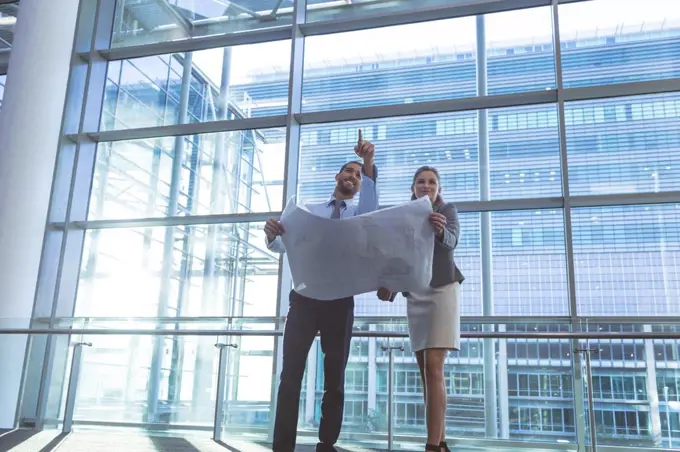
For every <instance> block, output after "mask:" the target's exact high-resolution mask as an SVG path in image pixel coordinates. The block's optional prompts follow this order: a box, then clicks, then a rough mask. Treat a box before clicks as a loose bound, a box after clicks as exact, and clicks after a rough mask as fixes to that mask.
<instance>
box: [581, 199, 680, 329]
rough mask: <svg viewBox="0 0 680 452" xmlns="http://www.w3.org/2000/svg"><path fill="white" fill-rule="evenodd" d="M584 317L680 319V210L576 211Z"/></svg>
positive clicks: (670, 206)
mask: <svg viewBox="0 0 680 452" xmlns="http://www.w3.org/2000/svg"><path fill="white" fill-rule="evenodd" d="M572 225H573V237H574V266H575V270H576V300H577V303H578V311H579V314H580V315H595V316H604V315H617V316H664V315H674V316H675V315H679V314H680V304H679V302H678V300H680V294H679V293H678V287H680V271H679V270H678V266H677V264H676V262H677V259H678V256H679V255H680V233H679V232H678V231H680V205H679V204H666V205H643V206H612V207H592V208H583V209H574V211H573V213H572Z"/></svg>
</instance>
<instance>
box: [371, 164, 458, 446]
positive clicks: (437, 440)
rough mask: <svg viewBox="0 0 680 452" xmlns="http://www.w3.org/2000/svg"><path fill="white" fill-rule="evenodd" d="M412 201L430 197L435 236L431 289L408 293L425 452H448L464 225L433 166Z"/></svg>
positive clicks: (385, 295) (417, 183)
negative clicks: (448, 363)
mask: <svg viewBox="0 0 680 452" xmlns="http://www.w3.org/2000/svg"><path fill="white" fill-rule="evenodd" d="M411 192H412V194H413V195H412V196H411V199H417V198H422V197H424V196H429V197H430V200H431V201H432V210H433V212H432V213H431V214H430V218H429V221H430V224H431V225H432V228H433V229H434V233H435V239H434V240H435V247H434V255H433V261H432V279H431V281H430V287H429V288H428V289H427V290H425V291H423V292H410V293H405V294H404V296H406V301H407V309H406V311H407V316H408V329H409V336H410V339H411V350H413V352H415V354H416V360H417V361H418V367H419V368H420V377H421V379H422V380H423V387H424V388H425V390H424V394H423V395H424V397H425V413H426V416H427V444H426V445H425V450H426V451H436V452H441V451H446V452H449V448H448V446H447V444H446V441H445V432H444V430H445V426H446V399H447V395H446V386H445V383H444V361H445V360H446V355H447V353H448V351H449V350H459V348H460V304H459V298H460V283H462V282H463V280H464V279H465V278H464V277H463V275H462V274H461V272H460V270H459V269H458V267H456V264H455V263H454V261H453V250H454V249H455V248H456V245H458V238H459V237H460V224H459V222H458V214H457V212H456V207H455V206H454V205H453V204H452V203H445V202H444V200H443V199H442V197H441V185H440V178H439V172H438V171H437V170H436V169H435V168H432V167H430V166H423V167H421V168H419V169H418V170H417V171H416V173H415V175H414V176H413V184H412V185H411ZM395 296H396V294H393V293H392V292H391V291H390V290H389V289H386V288H381V289H380V290H378V298H380V299H381V300H393V299H394V297H395Z"/></svg>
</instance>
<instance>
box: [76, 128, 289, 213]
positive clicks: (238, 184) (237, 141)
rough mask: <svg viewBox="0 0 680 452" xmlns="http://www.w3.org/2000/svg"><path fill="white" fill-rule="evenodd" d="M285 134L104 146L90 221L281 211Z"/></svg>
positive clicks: (99, 154) (261, 132)
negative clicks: (176, 166) (174, 168)
mask: <svg viewBox="0 0 680 452" xmlns="http://www.w3.org/2000/svg"><path fill="white" fill-rule="evenodd" d="M284 137H285V131H284V130H283V129H263V130H244V131H234V132H223V133H214V134H203V135H192V136H187V137H161V138H153V139H146V140H133V141H118V142H113V143H100V144H99V146H98V148H97V161H96V165H95V173H94V182H93V184H92V199H91V202H90V211H89V217H88V218H89V219H90V220H101V219H116V218H147V217H164V216H186V215H208V214H223V213H249V212H271V211H277V210H279V209H281V206H282V200H283V198H282V197H283V182H282V181H283V172H284V156H285V144H284V140H283V139H284ZM178 149H179V154H178V153H177V150H178ZM178 158H179V159H181V162H177V161H176V159H178ZM177 164H181V171H179V172H176V173H173V166H174V165H177Z"/></svg>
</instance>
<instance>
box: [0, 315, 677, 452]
mask: <svg viewBox="0 0 680 452" xmlns="http://www.w3.org/2000/svg"><path fill="white" fill-rule="evenodd" d="M0 335H70V336H100V335H125V336H138V335H139V336H165V335H173V336H216V337H217V338H218V340H217V343H216V344H215V347H216V349H217V350H218V351H219V365H218V375H217V394H216V398H215V416H214V419H213V440H215V441H220V440H221V437H222V423H223V421H224V414H225V413H224V406H223V404H222V401H223V400H224V396H225V381H226V378H227V359H228V349H229V348H238V345H237V344H233V343H226V342H220V338H228V337H232V336H245V337H279V336H283V331H282V330H241V329H196V328H194V329H177V328H174V329H170V328H156V329H151V328H148V329H139V328H137V329H125V328H0ZM352 337H355V338H380V339H390V338H400V339H406V338H408V334H407V333H405V332H394V331H354V332H353V334H352ZM461 338H463V339H543V340H545V339H562V340H575V341H589V340H623V339H628V340H632V339H637V340H643V339H680V333H676V332H534V333H529V332H527V333H524V332H485V331H473V332H461ZM586 345H587V344H586ZM84 346H92V343H91V342H89V341H85V340H83V338H80V340H79V341H77V342H74V343H73V352H72V365H71V371H70V374H69V380H68V386H67V394H66V401H65V402H66V404H65V412H64V420H63V424H62V431H63V433H70V432H71V430H72V426H73V414H74V411H75V401H76V393H77V389H78V381H79V377H80V368H81V363H82V347H84ZM381 350H382V351H383V352H387V353H388V359H389V361H388V403H387V410H388V417H387V441H388V450H391V448H392V444H393V433H392V412H393V403H394V401H393V389H394V386H393V363H394V359H393V355H392V352H393V351H394V350H400V351H404V347H403V345H400V346H390V345H389V344H388V345H382V346H381ZM597 352H598V351H597V350H596V349H591V348H588V347H585V348H575V349H574V353H576V354H582V355H584V357H585V364H586V366H585V373H586V381H587V382H588V390H587V403H588V417H589V420H590V421H589V426H588V430H589V434H590V443H591V444H590V448H591V449H590V450H592V451H593V452H596V451H597V434H596V430H595V422H594V419H595V413H594V400H593V390H592V384H591V382H592V369H591V365H590V357H591V354H592V353H597Z"/></svg>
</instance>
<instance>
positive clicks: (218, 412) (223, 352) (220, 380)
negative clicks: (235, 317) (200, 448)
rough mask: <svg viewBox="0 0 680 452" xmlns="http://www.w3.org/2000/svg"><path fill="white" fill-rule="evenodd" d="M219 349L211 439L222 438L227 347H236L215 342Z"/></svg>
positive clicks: (235, 345) (218, 439) (227, 357)
mask: <svg viewBox="0 0 680 452" xmlns="http://www.w3.org/2000/svg"><path fill="white" fill-rule="evenodd" d="M215 347H216V348H217V349H219V351H220V352H219V353H220V358H219V363H218V367H217V391H216V393H215V416H214V418H213V438H212V439H213V441H215V442H217V441H221V440H222V424H223V423H224V411H225V410H224V390H225V386H226V383H227V367H228V366H227V363H228V360H229V350H228V348H229V347H231V348H238V345H237V344H220V343H219V342H218V343H217V344H215Z"/></svg>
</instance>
